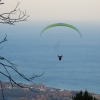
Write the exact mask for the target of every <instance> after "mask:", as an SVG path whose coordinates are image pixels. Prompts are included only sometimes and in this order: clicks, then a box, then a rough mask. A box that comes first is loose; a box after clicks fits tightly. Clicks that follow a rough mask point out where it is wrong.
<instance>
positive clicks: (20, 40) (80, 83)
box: [0, 29, 100, 93]
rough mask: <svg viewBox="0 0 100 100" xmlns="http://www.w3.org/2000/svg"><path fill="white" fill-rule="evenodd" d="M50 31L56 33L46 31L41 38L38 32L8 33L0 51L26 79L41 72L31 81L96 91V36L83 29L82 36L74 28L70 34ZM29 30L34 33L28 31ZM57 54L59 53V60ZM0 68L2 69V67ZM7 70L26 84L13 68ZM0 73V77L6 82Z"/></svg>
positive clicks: (99, 46) (99, 65) (99, 85)
mask: <svg viewBox="0 0 100 100" xmlns="http://www.w3.org/2000/svg"><path fill="white" fill-rule="evenodd" d="M52 31H53V32H54V33H58V34H54V33H53V32H52V33H50V30H49V31H48V33H50V34H47V33H44V34H43V35H42V36H41V37H40V36H39V34H38V35H36V34H35V35H34V34H29V35H26V34H25V35H23V34H22V35H21V34H17V32H15V33H16V35H14V34H8V37H7V38H8V39H9V41H8V42H5V43H4V44H1V47H3V48H2V50H0V54H1V56H4V57H5V58H6V59H8V60H10V61H11V62H13V63H15V64H17V65H18V66H17V69H18V70H19V71H20V72H21V73H23V74H24V75H26V76H27V77H29V78H30V77H31V76H32V75H33V73H34V74H36V75H40V74H42V73H43V72H44V71H45V73H44V75H43V76H41V77H39V78H36V79H34V80H33V82H34V83H43V84H44V85H46V86H49V87H55V88H60V89H66V90H88V91H90V92H95V93H100V35H99V34H98V33H96V34H95V35H94V34H93V33H92V35H91V34H90V33H85V30H84V31H83V30H82V32H83V34H82V37H79V35H78V34H77V33H74V31H71V32H72V34H73V35H71V34H65V32H66V30H64V31H62V35H61V34H60V32H59V31H58V29H57V31H54V29H52ZM18 32H19V31H18ZM22 32H25V31H22ZM27 32H28V31H27ZM27 32H26V33H27ZM29 32H30V33H34V31H32V30H30V31H29ZM68 32H70V30H68ZM37 33H39V31H37ZM63 33H64V34H63ZM53 34H54V35H53ZM87 34H88V35H87ZM2 37H3V36H2ZM58 54H62V55H63V58H62V60H61V61H59V60H58V57H57V55H58ZM1 70H2V71H3V72H5V70H4V69H3V68H2V67H1ZM8 70H9V72H10V73H11V75H12V77H13V78H14V79H16V80H17V82H22V83H27V84H30V83H28V82H27V81H25V80H23V79H22V78H20V76H18V75H17V74H16V73H15V72H14V71H13V70H11V69H8ZM0 76H1V77H0V78H1V80H3V81H8V80H7V79H6V78H5V77H4V76H2V75H0Z"/></svg>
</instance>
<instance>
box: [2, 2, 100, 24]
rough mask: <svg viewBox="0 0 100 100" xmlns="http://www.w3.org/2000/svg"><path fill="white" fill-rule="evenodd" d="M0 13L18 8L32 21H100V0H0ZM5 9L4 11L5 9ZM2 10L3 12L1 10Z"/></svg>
mask: <svg viewBox="0 0 100 100" xmlns="http://www.w3.org/2000/svg"><path fill="white" fill-rule="evenodd" d="M1 2H4V3H5V5H2V6H0V7H1V8H0V12H4V11H6V12H9V11H11V10H13V9H14V8H15V6H16V5H17V3H18V2H20V5H19V8H20V9H21V10H22V11H25V10H26V12H27V14H28V15H30V17H29V18H28V20H33V21H51V20H52V21H53V20H56V21H94V22H98V21H100V0H10V1H9V0H2V1H1ZM5 8H6V9H5ZM2 9H3V10H2Z"/></svg>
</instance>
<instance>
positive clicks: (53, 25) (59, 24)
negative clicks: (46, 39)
mask: <svg viewBox="0 0 100 100" xmlns="http://www.w3.org/2000/svg"><path fill="white" fill-rule="evenodd" d="M55 26H65V27H69V28H72V29H74V30H76V31H77V32H78V33H79V34H80V36H82V35H81V33H80V31H79V30H78V29H77V28H76V27H74V26H73V25H70V24H66V23H55V24H51V25H48V26H47V27H45V28H44V29H43V30H42V32H41V33H40V36H41V34H42V33H43V32H44V31H45V30H47V29H48V28H51V27H55Z"/></svg>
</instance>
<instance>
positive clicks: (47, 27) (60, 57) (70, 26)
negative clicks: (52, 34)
mask: <svg viewBox="0 0 100 100" xmlns="http://www.w3.org/2000/svg"><path fill="white" fill-rule="evenodd" d="M57 26H64V27H69V28H72V29H74V30H75V31H77V33H79V35H80V37H81V36H82V34H81V33H80V31H79V30H78V29H77V28H76V27H75V26H73V25H71V24H67V23H55V24H50V25H48V26H46V27H45V28H44V29H43V30H42V31H41V33H40V36H41V35H42V33H43V32H44V31H45V30H47V29H49V28H52V27H57ZM62 57H63V55H60V56H59V55H58V58H59V60H61V59H62Z"/></svg>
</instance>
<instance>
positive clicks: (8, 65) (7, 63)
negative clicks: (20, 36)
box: [0, 35, 44, 100]
mask: <svg viewBox="0 0 100 100" xmlns="http://www.w3.org/2000/svg"><path fill="white" fill-rule="evenodd" d="M6 41H7V35H6V36H5V37H4V39H3V40H2V41H1V42H0V43H3V42H6ZM4 62H5V63H4ZM0 65H1V66H2V67H3V68H4V69H5V72H6V73H3V72H2V71H0V74H2V75H3V76H5V77H6V78H8V80H9V81H10V84H11V85H12V87H13V83H14V84H16V85H17V86H19V87H20V88H28V89H29V90H31V91H33V92H37V93H39V91H37V90H33V89H31V88H30V87H28V86H23V85H21V84H19V83H17V82H16V80H14V79H13V78H12V76H11V74H10V72H9V71H8V69H12V70H13V71H14V72H15V73H17V74H18V75H19V76H20V77H22V78H23V79H25V80H26V81H28V82H31V83H33V79H35V78H37V77H40V76H42V75H43V74H44V72H43V73H42V74H41V75H35V74H34V73H33V75H32V77H31V78H27V77H26V76H25V75H24V74H22V73H20V72H19V71H18V70H17V68H16V67H17V65H16V64H14V63H12V62H10V61H9V60H7V59H6V58H4V57H2V56H0ZM34 84H35V83H34ZM0 85H1V91H2V97H3V100H5V98H4V92H3V88H2V82H1V81H0Z"/></svg>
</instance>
